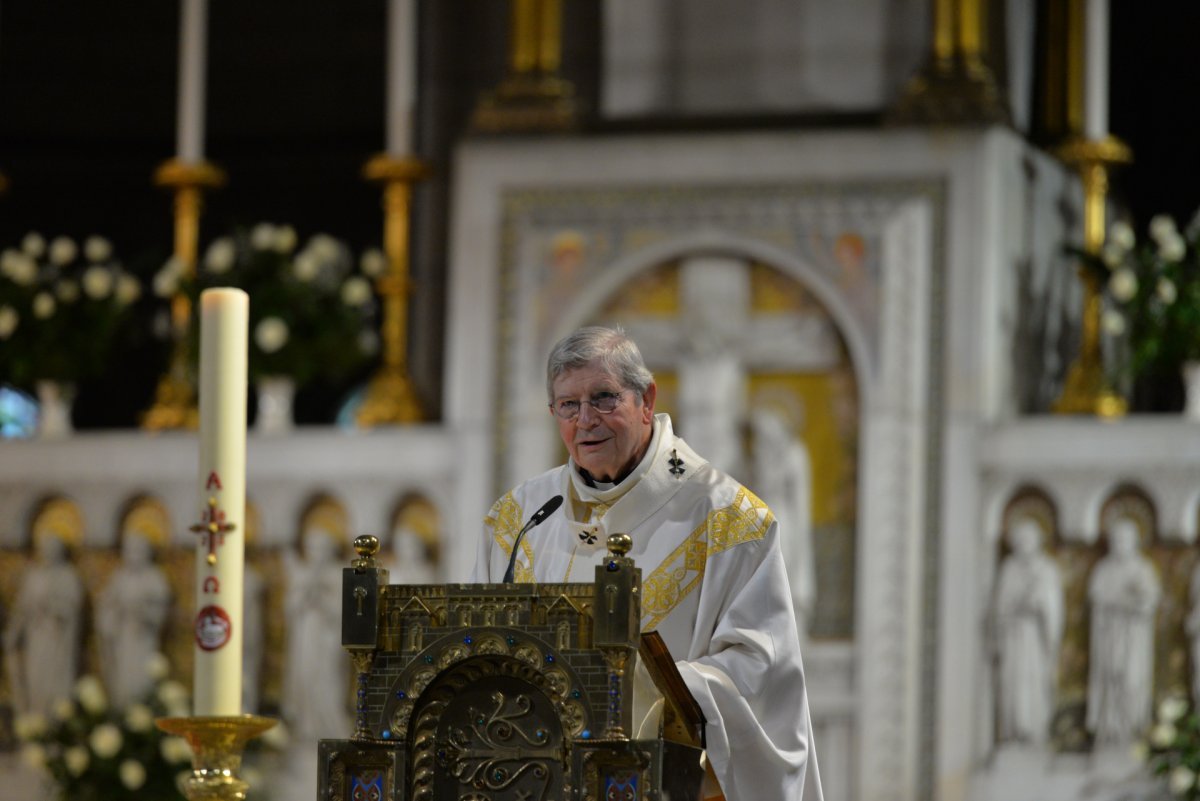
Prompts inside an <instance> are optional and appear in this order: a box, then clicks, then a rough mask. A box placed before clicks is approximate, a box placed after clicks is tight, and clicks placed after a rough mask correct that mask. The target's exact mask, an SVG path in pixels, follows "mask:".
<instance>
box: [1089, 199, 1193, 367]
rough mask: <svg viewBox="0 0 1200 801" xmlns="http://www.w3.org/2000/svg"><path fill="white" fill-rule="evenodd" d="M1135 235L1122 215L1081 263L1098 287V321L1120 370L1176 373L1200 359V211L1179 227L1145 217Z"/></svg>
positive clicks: (1167, 219) (1170, 221) (1166, 220)
mask: <svg viewBox="0 0 1200 801" xmlns="http://www.w3.org/2000/svg"><path fill="white" fill-rule="evenodd" d="M1149 234H1150V236H1149V241H1146V242H1142V243H1139V242H1138V241H1137V238H1136V236H1135V234H1134V231H1133V229H1132V228H1131V227H1130V226H1129V225H1128V224H1126V223H1124V222H1116V223H1114V224H1113V225H1112V227H1111V230H1110V231H1109V235H1108V238H1107V241H1106V242H1105V244H1104V247H1103V248H1102V250H1101V252H1100V253H1099V254H1098V255H1093V256H1089V257H1087V258H1085V262H1084V263H1085V264H1086V265H1088V267H1089V268H1090V269H1091V270H1092V271H1093V274H1094V275H1095V276H1096V278H1097V279H1098V280H1099V282H1100V286H1101V287H1102V299H1103V303H1104V310H1103V312H1102V316H1101V327H1102V329H1103V331H1104V332H1105V333H1106V334H1108V335H1109V336H1110V337H1111V338H1112V340H1113V341H1114V342H1116V343H1118V344H1119V346H1120V347H1119V348H1118V350H1119V352H1120V353H1121V354H1122V357H1121V358H1119V359H1118V372H1119V373H1121V374H1123V375H1124V376H1127V377H1130V378H1138V377H1142V376H1170V377H1177V376H1178V375H1179V373H1180V368H1181V367H1182V366H1183V365H1184V363H1186V362H1188V361H1193V360H1197V359H1200V215H1197V217H1196V218H1195V219H1193V220H1192V222H1191V224H1189V225H1188V227H1187V229H1186V230H1185V231H1184V232H1183V233H1180V231H1179V229H1178V228H1177V227H1176V224H1175V221H1174V220H1173V219H1172V218H1171V217H1169V216H1166V215H1158V216H1156V217H1154V218H1153V219H1152V220H1151V221H1150V229H1149Z"/></svg>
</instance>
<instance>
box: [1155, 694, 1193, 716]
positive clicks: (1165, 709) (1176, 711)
mask: <svg viewBox="0 0 1200 801" xmlns="http://www.w3.org/2000/svg"><path fill="white" fill-rule="evenodd" d="M1187 706H1188V704H1187V699H1186V698H1183V697H1180V696H1178V695H1169V696H1167V697H1166V698H1164V699H1163V700H1162V702H1161V703H1160V704H1159V705H1158V717H1159V719H1160V720H1163V721H1166V722H1167V723H1174V722H1175V721H1177V720H1179V719H1180V718H1181V717H1183V716H1184V714H1185V713H1186V712H1187Z"/></svg>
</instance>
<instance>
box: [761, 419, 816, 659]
mask: <svg viewBox="0 0 1200 801" xmlns="http://www.w3.org/2000/svg"><path fill="white" fill-rule="evenodd" d="M750 430H751V434H752V443H753V445H752V453H751V465H752V468H753V481H754V485H753V489H754V492H755V493H756V494H757V495H758V496H759V497H760V498H762V500H763V502H764V503H766V504H767V506H768V507H770V509H771V511H772V513H774V515H775V517H776V519H777V520H779V541H780V547H781V548H782V550H783V559H784V563H785V564H786V565H787V571H788V580H789V582H790V584H791V588H792V605H793V607H794V608H795V610H796V627H797V629H798V630H799V632H800V636H801V637H802V638H803V637H805V636H806V635H807V634H808V622H809V620H811V618H812V613H813V606H814V604H815V603H816V600H817V578H816V566H815V565H814V563H813V543H812V468H811V467H810V465H809V458H808V449H807V448H805V447H804V443H803V442H802V441H801V440H799V439H798V438H796V437H794V436H792V432H791V431H790V430H789V427H788V424H787V423H786V422H785V421H784V419H783V418H782V417H780V415H779V414H777V413H776V412H774V411H772V410H770V409H765V408H758V409H755V410H754V411H753V412H751V414H750Z"/></svg>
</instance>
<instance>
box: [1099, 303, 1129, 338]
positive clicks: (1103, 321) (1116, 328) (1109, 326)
mask: <svg viewBox="0 0 1200 801" xmlns="http://www.w3.org/2000/svg"><path fill="white" fill-rule="evenodd" d="M1100 326H1101V327H1102V328H1103V329H1104V332H1105V333H1106V334H1111V335H1112V336H1115V337H1116V336H1120V335H1121V334H1124V333H1125V315H1123V314H1121V313H1120V312H1119V311H1117V310H1116V309H1105V310H1104V313H1103V314H1102V315H1100Z"/></svg>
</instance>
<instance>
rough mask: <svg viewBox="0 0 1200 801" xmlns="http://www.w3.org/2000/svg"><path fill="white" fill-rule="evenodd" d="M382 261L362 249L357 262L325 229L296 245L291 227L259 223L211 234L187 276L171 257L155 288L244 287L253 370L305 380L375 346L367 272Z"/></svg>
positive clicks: (340, 369) (357, 360)
mask: <svg viewBox="0 0 1200 801" xmlns="http://www.w3.org/2000/svg"><path fill="white" fill-rule="evenodd" d="M382 264H383V263H382V260H381V258H377V257H376V256H375V255H373V254H367V255H366V256H364V257H363V259H362V260H361V263H360V265H359V266H358V267H357V268H356V266H355V265H354V263H353V259H352V258H351V255H350V250H349V248H347V247H346V245H345V244H343V243H342V242H340V241H338V240H336V239H334V238H333V237H331V236H329V235H328V234H316V235H314V236H313V237H312V238H311V239H309V240H308V242H307V243H306V244H305V245H304V247H303V248H301V249H300V250H297V237H296V232H295V230H294V229H293V228H291V227H290V226H278V225H273V224H271V223H260V224H258V225H256V226H254V227H253V228H252V229H250V230H248V231H245V230H242V231H238V232H236V233H235V234H233V235H231V236H223V237H221V238H219V239H217V240H215V241H213V242H212V243H211V244H210V245H209V246H208V249H207V250H206V251H205V253H204V257H203V258H202V259H201V260H200V264H199V265H198V268H197V272H196V276H195V277H194V279H190V280H189V279H188V278H186V277H185V271H184V267H183V265H182V264H181V263H180V262H178V261H177V260H174V259H172V260H170V261H168V262H167V263H166V265H165V266H164V267H163V268H162V269H161V270H160V271H159V273H158V274H157V275H156V276H155V278H154V292H155V293H156V294H157V295H159V296H160V297H162V298H170V297H171V296H173V295H174V294H175V293H176V292H177V291H179V290H180V289H181V288H182V289H183V290H184V291H187V292H189V293H191V294H192V295H193V296H194V297H196V296H198V295H199V292H200V291H201V290H203V289H206V288H208V287H213V286H233V287H238V288H240V289H244V290H245V291H246V292H247V293H248V294H249V295H250V353H249V368H250V375H251V378H252V379H255V380H257V379H261V378H263V377H268V376H288V377H291V378H292V379H294V380H295V381H296V383H297V384H304V383H306V382H307V381H309V380H311V379H313V378H317V377H323V378H330V379H336V378H340V377H342V376H344V375H346V374H348V373H350V372H352V371H353V370H354V369H355V368H357V367H359V366H361V365H362V364H363V363H364V362H365V361H366V360H367V359H369V358H370V357H371V356H372V355H374V353H375V352H376V351H377V350H378V347H379V339H378V334H377V333H376V330H375V317H376V302H375V294H374V292H373V290H372V287H371V279H373V278H375V277H377V276H378V275H379V274H380V273H381V272H382ZM193 317H195V315H193ZM195 335H196V334H195V332H194V331H193V336H195Z"/></svg>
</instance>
